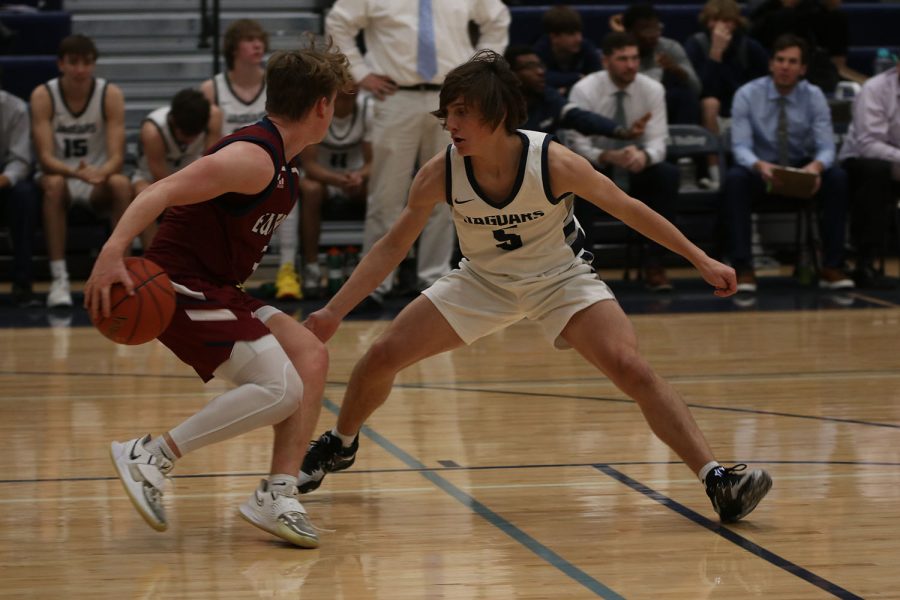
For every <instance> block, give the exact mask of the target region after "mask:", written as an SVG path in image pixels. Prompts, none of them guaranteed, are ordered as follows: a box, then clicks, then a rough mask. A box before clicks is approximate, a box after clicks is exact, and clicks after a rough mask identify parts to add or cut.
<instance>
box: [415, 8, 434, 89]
mask: <svg viewBox="0 0 900 600" xmlns="http://www.w3.org/2000/svg"><path fill="white" fill-rule="evenodd" d="M416 72H417V73H418V74H419V75H421V76H422V80H423V81H425V82H426V83H427V82H429V81H431V80H432V78H434V75H435V73H437V49H436V48H435V47H434V17H433V15H432V14H431V0H419V46H418V59H417V61H416Z"/></svg>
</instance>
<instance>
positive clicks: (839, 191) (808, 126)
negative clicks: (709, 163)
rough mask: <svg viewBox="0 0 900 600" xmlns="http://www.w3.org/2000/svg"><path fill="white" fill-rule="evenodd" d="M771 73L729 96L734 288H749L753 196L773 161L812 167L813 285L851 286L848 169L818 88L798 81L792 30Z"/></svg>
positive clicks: (728, 210)
mask: <svg viewBox="0 0 900 600" xmlns="http://www.w3.org/2000/svg"><path fill="white" fill-rule="evenodd" d="M773 52H774V54H773V57H772V60H771V61H770V63H769V69H770V71H771V75H769V76H766V77H760V78H758V79H754V80H753V81H751V82H749V83H747V84H746V85H744V86H743V87H741V88H740V89H739V90H738V91H737V93H736V94H735V95H734V104H733V106H732V111H731V118H732V121H731V136H732V150H733V152H734V159H735V162H736V163H737V164H736V165H735V166H734V167H732V168H731V169H729V170H728V174H727V175H726V177H725V185H724V194H723V201H724V214H725V223H726V227H727V230H728V242H727V244H728V248H729V255H730V257H731V262H732V266H733V267H734V268H735V270H736V271H737V277H738V292H739V293H740V292H743V293H755V292H756V274H755V272H754V270H753V266H752V256H751V239H750V237H751V236H750V227H751V212H752V206H753V201H754V200H755V199H757V198H760V197H762V196H763V195H764V194H765V193H766V191H767V186H770V185H771V182H772V180H773V169H775V167H777V166H779V165H780V166H787V167H794V168H801V169H803V170H804V171H807V172H810V173H815V174H816V175H817V176H818V179H817V181H816V190H817V191H816V192H815V196H814V199H815V201H816V202H817V204H818V205H819V206H820V207H821V208H822V212H823V228H822V238H823V242H824V243H823V245H824V256H823V268H822V270H821V273H820V274H819V285H820V287H823V288H827V289H842V288H851V287H853V281H852V280H851V279H850V278H848V277H847V275H846V274H845V273H844V272H843V264H844V235H845V234H844V228H845V226H846V220H847V174H846V173H845V172H844V170H843V169H841V167H840V166H837V165H835V164H834V154H835V145H834V133H833V132H832V125H831V113H830V111H829V109H828V103H827V102H826V100H825V95H824V94H823V93H822V90H821V89H819V88H818V87H816V86H815V85H813V84H811V83H809V82H808V81H805V80H802V78H803V75H804V73H805V72H806V60H807V52H808V48H807V45H806V42H805V41H804V40H803V39H801V38H799V37H797V36H793V35H784V36H782V37H780V38H778V40H776V41H775V45H774V46H773Z"/></svg>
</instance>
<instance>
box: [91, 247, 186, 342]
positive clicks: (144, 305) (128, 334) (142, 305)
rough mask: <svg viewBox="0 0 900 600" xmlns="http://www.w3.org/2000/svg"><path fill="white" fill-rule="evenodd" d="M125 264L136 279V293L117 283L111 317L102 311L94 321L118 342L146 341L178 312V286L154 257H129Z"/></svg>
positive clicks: (112, 301) (153, 336)
mask: <svg viewBox="0 0 900 600" xmlns="http://www.w3.org/2000/svg"><path fill="white" fill-rule="evenodd" d="M125 268H126V269H128V272H129V273H130V274H131V281H133V282H134V295H133V296H129V295H127V294H126V293H125V286H124V285H122V284H120V283H117V284H115V285H114V286H112V288H111V289H110V290H109V304H110V311H109V318H104V317H103V316H102V315H101V316H98V317H97V319H96V320H95V319H94V318H93V317H91V321H92V322H93V323H94V327H96V328H97V329H98V330H99V331H100V333H102V334H103V335H105V336H106V337H108V338H109V339H111V340H112V341H114V342H116V343H117V344H128V345H137V344H143V343H145V342H149V341H150V340H152V339H155V338H157V337H158V336H159V334H161V333H162V332H163V331H165V330H166V327H168V326H169V322H170V321H171V320H172V314H173V313H174V312H175V290H174V289H173V288H172V282H171V281H169V276H168V275H166V272H165V271H163V270H162V268H160V266H159V265H157V264H156V263H155V262H153V261H150V260H147V259H146V258H135V257H130V258H126V259H125Z"/></svg>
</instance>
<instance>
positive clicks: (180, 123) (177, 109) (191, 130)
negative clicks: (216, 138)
mask: <svg viewBox="0 0 900 600" xmlns="http://www.w3.org/2000/svg"><path fill="white" fill-rule="evenodd" d="M209 111H210V108H209V100H207V99H206V96H204V95H203V93H202V92H201V91H200V90H195V89H192V88H186V89H183V90H181V91H180V92H178V93H177V94H175V97H174V98H172V104H171V109H170V110H169V115H170V116H171V117H172V122H173V123H174V124H175V127H177V128H178V129H179V130H181V132H182V133H183V134H185V135H189V136H193V135H198V134H200V133H203V131H204V130H205V129H206V125H207V124H208V123H209Z"/></svg>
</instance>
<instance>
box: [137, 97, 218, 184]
mask: <svg viewBox="0 0 900 600" xmlns="http://www.w3.org/2000/svg"><path fill="white" fill-rule="evenodd" d="M171 110H172V109H171V107H169V106H163V107H161V108H157V109H156V110H154V111H153V112H152V113H150V114H149V115H147V118H146V119H144V122H146V121H150V122H151V123H153V124H154V125H155V126H156V129H157V130H159V134H160V135H161V136H162V139H163V143H164V144H165V147H166V164H167V165H168V166H169V169H170V170H171V171H172V172H173V173H174V172H175V171H177V170H178V169H182V168H184V167H186V166H187V165H189V164H191V163H192V162H194V161H195V160H197V159H198V158H200V157H201V156H202V155H203V150H204V144H205V143H206V134H205V132H204V133H201V134H200V135H199V136H197V139H195V140H194V141H193V142H191V143H190V144H188V145H185V144H182V143H181V142H179V141H178V140H176V139H175V134H173V133H172V126H171V124H170V123H169V112H170V111H171ZM138 169H140V170H141V171H142V172H144V173H146V174H147V175H149V174H150V168H149V167H148V166H147V157H146V156H144V152H143V148H142V149H141V156H140V158H139V159H138Z"/></svg>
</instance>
